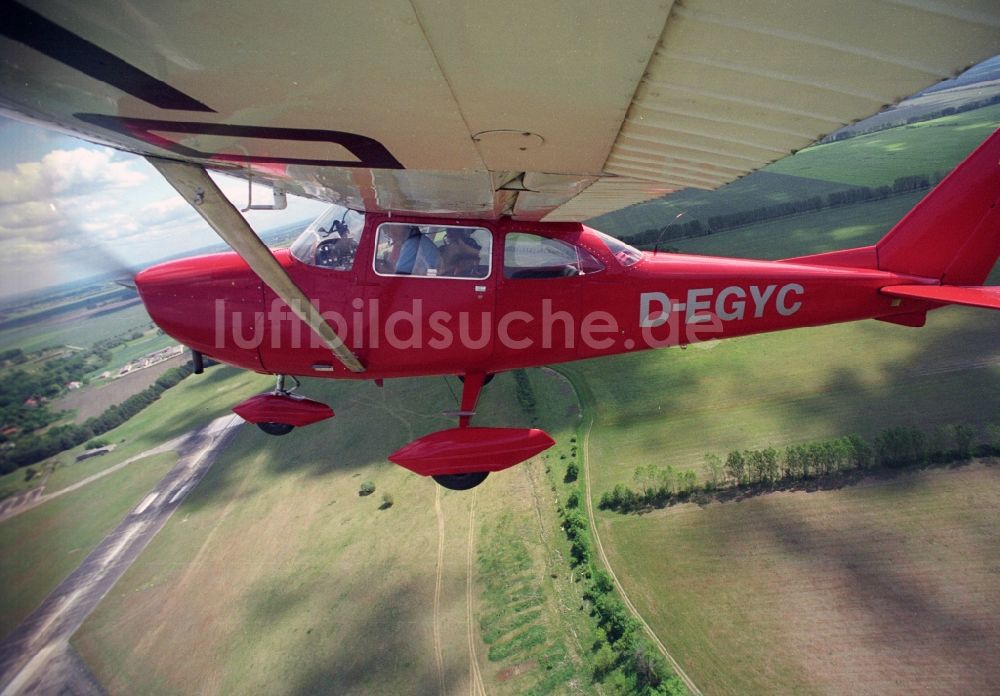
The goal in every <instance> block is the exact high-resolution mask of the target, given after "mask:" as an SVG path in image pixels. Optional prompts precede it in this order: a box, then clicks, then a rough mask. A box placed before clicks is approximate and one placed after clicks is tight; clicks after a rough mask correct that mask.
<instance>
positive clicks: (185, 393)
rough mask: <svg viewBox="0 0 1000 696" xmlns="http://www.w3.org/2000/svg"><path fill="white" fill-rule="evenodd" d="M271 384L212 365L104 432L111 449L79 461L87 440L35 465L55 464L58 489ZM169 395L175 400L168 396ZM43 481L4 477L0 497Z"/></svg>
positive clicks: (50, 487) (53, 483)
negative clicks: (77, 458)
mask: <svg viewBox="0 0 1000 696" xmlns="http://www.w3.org/2000/svg"><path fill="white" fill-rule="evenodd" d="M273 383H274V382H273V378H271V377H266V376H263V375H257V374H254V373H252V372H246V371H243V370H237V369H235V368H231V367H226V366H218V367H211V368H208V369H207V370H206V371H205V374H203V375H192V376H190V377H188V378H187V379H185V380H184V381H182V382H181V383H180V384H178V385H177V386H175V387H173V388H172V389H170V390H169V391H167V392H165V393H164V396H163V397H162V398H161V399H159V400H158V401H156V402H154V403H153V404H152V405H150V406H149V407H148V408H146V409H145V410H143V411H141V412H140V413H139V414H138V415H136V416H135V417H133V418H132V419H131V420H129V421H127V422H126V423H124V424H122V425H121V426H119V427H118V428H115V429H114V430H111V431H109V432H107V433H105V434H104V435H101V439H102V440H106V441H108V442H110V443H114V444H115V445H117V447H116V449H115V450H114V451H113V452H111V453H109V454H106V455H104V456H102V457H97V458H94V459H87V460H84V461H83V462H76V461H75V460H76V456H77V455H78V454H80V453H81V452H83V450H84V447H85V446H86V443H84V444H83V445H80V446H78V447H74V448H73V449H69V450H66V451H65V452H62V453H60V454H58V455H56V456H55V457H52V458H51V459H50V460H47V461H46V462H42V463H40V464H37V465H35V468H36V469H39V470H40V469H42V468H43V467H46V468H52V469H53V473H52V474H51V476H49V478H48V481H47V482H46V484H45V487H46V488H45V490H46V492H48V493H51V492H53V491H57V490H60V489H61V488H64V487H66V486H68V485H71V484H73V483H76V482H77V481H79V480H81V479H84V478H86V477H87V476H90V475H92V474H95V473H97V472H99V471H101V470H103V469H106V468H108V467H110V466H113V465H115V464H118V463H120V462H123V461H125V460H126V459H128V458H129V457H132V456H135V455H137V454H139V453H141V452H144V451H145V450H147V449H150V448H151V447H155V446H157V445H159V444H160V443H162V442H165V441H167V440H170V439H171V438H174V437H178V436H179V435H183V434H184V433H186V432H188V431H190V430H192V429H193V428H196V427H199V426H201V425H204V424H205V423H207V422H208V421H210V420H212V419H213V418H217V417H218V416H221V415H223V414H225V413H227V412H229V410H230V409H231V408H232V407H233V405H235V404H237V403H239V402H240V401H242V400H243V399H245V398H247V397H249V396H252V395H253V394H257V393H260V392H263V391H266V390H267V389H269V388H270V387H271V386H272V385H273ZM168 395H170V397H171V398H167V396H168ZM41 481H42V478H41V477H39V478H37V479H35V480H33V481H31V482H30V483H29V484H28V485H27V486H26V485H25V484H24V471H23V470H19V471H14V472H12V473H10V474H7V475H5V476H0V497H6V495H9V494H11V493H13V492H16V491H20V490H24V489H26V488H31V487H34V486H37V485H39V484H40V483H41Z"/></svg>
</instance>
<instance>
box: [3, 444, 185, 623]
mask: <svg viewBox="0 0 1000 696" xmlns="http://www.w3.org/2000/svg"><path fill="white" fill-rule="evenodd" d="M175 461H176V455H174V454H172V453H166V454H160V455H156V456H153V457H149V458H146V459H143V460H140V461H138V462H135V463H133V464H131V465H129V466H127V467H125V468H124V469H122V470H120V471H116V472H114V473H113V474H109V475H108V476H106V477H104V478H102V479H100V480H98V481H95V482H94V483H91V484H90V485H88V486H86V487H84V488H81V489H80V490H77V491H73V492H72V493H67V494H66V495H64V496H62V497H59V498H56V499H55V500H52V501H49V502H47V503H45V504H44V505H41V506H39V507H37V508H35V509H33V510H28V511H27V512H24V513H22V514H20V515H18V516H17V517H13V518H11V519H9V520H7V521H6V522H4V523H3V524H0V548H2V549H3V554H2V556H0V587H3V592H0V638H5V637H6V636H7V635H8V634H10V632H11V631H13V630H14V629H15V628H16V627H17V624H18V623H20V621H21V620H22V619H24V618H25V617H26V616H27V615H28V614H30V613H31V612H32V611H33V610H34V609H35V607H37V606H38V604H39V603H41V601H42V600H43V599H44V598H45V597H46V596H47V595H48V594H49V592H51V591H52V590H53V589H55V587H56V585H58V584H59V583H60V582H61V581H62V580H63V579H64V578H65V577H66V576H67V575H69V574H70V572H72V571H73V569H74V568H76V566H78V565H79V564H80V562H81V561H83V559H84V558H86V556H87V554H88V553H90V552H91V550H93V548H94V547H95V546H97V544H98V543H99V542H100V541H101V539H103V538H104V537H105V536H106V535H107V534H108V533H109V532H110V531H111V530H112V529H114V527H115V525H117V524H118V523H119V522H120V521H121V519H122V518H123V517H124V516H125V514H126V513H127V512H128V511H129V509H131V508H132V506H134V505H135V504H136V503H137V502H138V501H139V500H140V499H141V498H142V496H143V495H145V494H146V493H148V492H149V491H150V490H151V489H152V488H153V486H155V485H156V482H157V481H159V480H160V478H162V477H163V475H164V474H166V473H167V471H168V470H169V469H170V467H171V466H173V463H174V462H175Z"/></svg>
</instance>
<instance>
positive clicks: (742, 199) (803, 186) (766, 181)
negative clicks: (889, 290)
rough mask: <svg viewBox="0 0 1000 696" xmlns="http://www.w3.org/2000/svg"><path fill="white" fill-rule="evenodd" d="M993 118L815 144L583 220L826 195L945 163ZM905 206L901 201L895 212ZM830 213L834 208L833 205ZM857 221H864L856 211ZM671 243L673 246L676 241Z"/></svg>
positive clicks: (980, 113)
mask: <svg viewBox="0 0 1000 696" xmlns="http://www.w3.org/2000/svg"><path fill="white" fill-rule="evenodd" d="M998 125H1000V105H994V106H989V107H984V108H982V109H976V110H974V111H967V112H964V113H961V114H956V115H954V116H946V117H942V118H939V119H934V120H931V121H926V122H923V123H916V124H912V125H908V126H900V127H898V128H891V129H888V130H885V131H880V132H878V133H872V134H870V135H864V136H858V137H855V138H851V139H849V140H844V141H840V142H835V143H829V144H826V145H816V146H813V147H810V148H807V149H805V150H802V151H801V152H798V153H796V154H795V155H794V156H792V157H787V158H785V159H783V160H780V161H778V162H776V163H774V164H771V165H769V166H767V167H765V168H764V169H762V170H760V171H758V172H754V173H752V174H750V175H749V176H747V177H745V178H743V179H740V180H738V181H734V182H733V183H731V184H729V185H727V186H725V187H723V188H721V189H719V190H717V191H699V190H694V189H686V190H683V191H680V192H678V193H676V194H671V195H670V196H667V197H665V198H660V199H656V200H653V201H649V202H648V203H640V204H638V205H634V206H632V207H630V208H626V209H624V210H620V211H616V212H614V213H609V214H608V215H603V216H601V217H598V218H594V219H593V220H590V221H588V224H592V225H593V226H594V227H596V228H598V229H600V230H603V231H605V232H608V233H610V234H613V235H616V236H622V237H623V238H628V237H629V236H630V235H633V234H636V233H638V232H642V231H643V230H647V229H651V228H658V227H662V226H664V225H666V224H667V223H669V222H671V221H672V220H673V219H674V216H675V215H677V213H680V212H682V211H683V212H684V213H685V217H684V218H682V219H681V220H680V222H686V221H690V220H694V219H701V220H702V221H706V220H707V219H708V218H709V217H711V216H712V215H725V214H729V213H733V212H737V211H744V210H752V209H754V208H759V207H761V206H762V205H770V204H774V203H782V202H786V201H789V200H804V199H807V198H810V197H811V196H816V195H819V196H826V195H827V194H829V193H831V192H833V191H841V190H844V189H846V188H850V187H853V186H872V187H876V186H881V185H889V186H891V185H892V183H893V182H894V181H895V180H896V179H897V178H898V177H901V176H911V175H932V174H935V173H939V172H946V171H948V170H950V169H951V168H952V167H954V166H955V165H956V164H958V163H959V162H960V161H961V160H962V159H963V158H964V157H965V156H966V155H967V154H968V153H969V152H971V151H972V150H973V149H974V148H975V147H976V146H977V145H978V144H979V143H980V142H982V141H983V140H984V139H985V138H986V136H988V135H989V134H990V133H991V132H993V130H995V129H996V128H997V126H998ZM907 209H908V208H905V209H901V210H900V215H902V213H904V212H906V210H907ZM832 214H833V215H834V216H837V215H839V214H840V213H838V212H836V211H834V212H833V213H832ZM785 223H786V221H784V220H776V221H775V222H774V224H775V225H777V226H778V228H779V229H780V230H782V231H784V230H785V229H786V228H785V227H783V226H784V225H785ZM858 224H866V223H865V222H864V220H863V218H862V219H861V220H860V221H859V222H858ZM730 241H732V240H730ZM670 245H671V246H680V245H679V244H677V243H675V242H670ZM717 248H718V249H720V250H721V251H718V252H715V253H720V254H722V255H726V256H740V255H742V253H741V252H740V249H739V247H729V246H727V242H719V244H718V245H717ZM682 250H684V251H686V250H687V249H686V247H685V248H683V249H682ZM761 258H765V257H761Z"/></svg>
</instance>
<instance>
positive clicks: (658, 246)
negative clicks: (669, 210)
mask: <svg viewBox="0 0 1000 696" xmlns="http://www.w3.org/2000/svg"><path fill="white" fill-rule="evenodd" d="M685 212H687V211H685V210H682V211H681V212H679V213H677V215H675V216H674V219H673V220H671V221H670V222H668V223H667V224H666V225H664V226H663V228H662V229H660V236H659V237H657V238H656V244H654V245H653V254H657V253H659V251H660V242H662V241H663V235H664V233H666V231H667V230H668V229H669V228H670V226H671V225H673V224H674V223H675V222H677V221H678V220H680V219H681V218H682V217H683V216H684V213H685Z"/></svg>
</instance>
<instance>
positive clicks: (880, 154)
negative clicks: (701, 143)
mask: <svg viewBox="0 0 1000 696" xmlns="http://www.w3.org/2000/svg"><path fill="white" fill-rule="evenodd" d="M998 126H1000V104H994V105H992V106H987V107H984V108H982V109H976V110H974V111H966V112H963V113H960V114H955V115H954V116H943V117H941V118H936V119H933V120H931V121H923V122H921V123H913V124H910V125H906V126H900V127H898V128H891V129H889V130H884V131H879V132H878V133H872V134H870V135H859V136H857V137H855V138H850V139H848V140H843V141H840V142H836V143H828V144H825V145H814V146H813V147H810V148H806V149H805V150H802V151H801V152H799V153H798V154H796V155H795V156H794V157H788V158H786V159H784V160H781V161H780V162H775V163H774V164H772V165H770V166H769V167H768V168H767V171H770V172H774V173H777V174H791V175H794V176H803V177H809V178H813V179H820V180H823V181H835V182H840V183H847V184H851V185H853V186H873V187H874V186H882V185H889V186H891V185H892V182H893V181H895V180H896V178H897V177H900V176H909V175H912V174H930V173H932V172H942V173H943V172H947V171H949V170H951V169H952V168H953V167H954V166H955V165H956V164H958V163H959V162H960V161H962V159H963V158H964V156H965V154H964V153H968V152H971V151H972V150H973V149H974V148H975V147H976V146H977V145H978V144H979V143H980V142H982V141H983V140H985V139H986V137H987V136H988V135H989V134H990V133H992V132H993V131H995V130H996V129H997V127H998Z"/></svg>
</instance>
